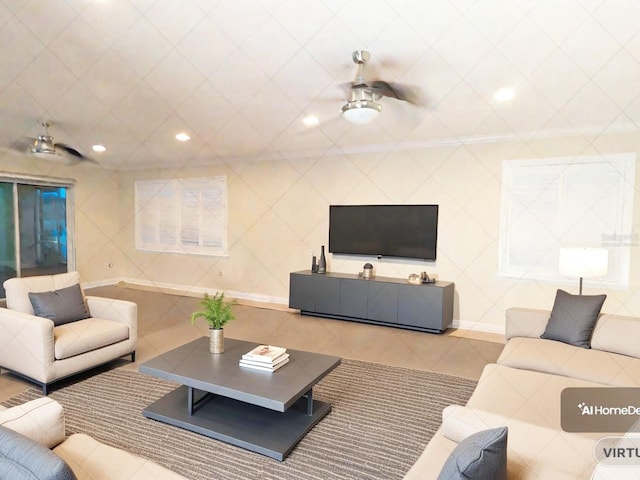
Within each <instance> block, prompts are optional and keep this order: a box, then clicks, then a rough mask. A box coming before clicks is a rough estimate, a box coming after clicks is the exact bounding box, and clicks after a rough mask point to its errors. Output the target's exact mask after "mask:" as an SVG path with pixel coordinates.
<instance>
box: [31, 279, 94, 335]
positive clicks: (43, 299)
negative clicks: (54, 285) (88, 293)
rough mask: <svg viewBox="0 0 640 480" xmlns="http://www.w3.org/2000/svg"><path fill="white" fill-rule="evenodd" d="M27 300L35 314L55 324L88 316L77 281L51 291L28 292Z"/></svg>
mask: <svg viewBox="0 0 640 480" xmlns="http://www.w3.org/2000/svg"><path fill="white" fill-rule="evenodd" d="M29 300H30V301H31V305H32V306H33V313H34V314H35V315H36V316H38V317H44V318H48V319H50V320H53V323H54V324H55V325H56V326H57V325H63V324H65V323H70V322H75V321H77V320H84V319H85V318H88V317H89V316H90V315H89V311H88V310H87V305H86V304H85V301H84V297H83V295H82V290H81V288H80V284H79V283H76V284H75V285H71V286H70V287H65V288H61V289H60V290H53V291H51V292H29Z"/></svg>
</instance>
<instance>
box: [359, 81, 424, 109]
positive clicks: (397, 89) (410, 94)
mask: <svg viewBox="0 0 640 480" xmlns="http://www.w3.org/2000/svg"><path fill="white" fill-rule="evenodd" d="M368 87H369V90H371V92H373V93H374V94H376V95H380V96H382V97H391V98H396V99H398V100H402V101H404V102H409V103H412V104H414V105H418V106H423V105H424V102H423V101H422V99H421V98H420V95H419V94H418V91H417V89H415V88H412V87H409V86H408V85H402V84H400V83H389V82H385V81H384V80H373V81H371V82H369V84H368Z"/></svg>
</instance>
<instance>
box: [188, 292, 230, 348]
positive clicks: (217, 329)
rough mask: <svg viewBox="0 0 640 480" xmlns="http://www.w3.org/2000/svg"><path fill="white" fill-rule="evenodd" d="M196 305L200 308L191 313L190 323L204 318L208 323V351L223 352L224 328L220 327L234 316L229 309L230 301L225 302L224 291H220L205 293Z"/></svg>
mask: <svg viewBox="0 0 640 480" xmlns="http://www.w3.org/2000/svg"><path fill="white" fill-rule="evenodd" d="M198 305H200V306H201V307H202V310H198V311H197V312H193V313H192V314H191V324H192V325H194V324H195V322H196V320H197V319H198V318H200V317H202V318H204V319H205V320H206V321H207V323H208V324H209V332H210V341H209V351H210V352H211V353H222V352H224V333H223V332H224V330H223V328H222V327H224V325H225V324H226V323H227V322H229V321H231V320H233V319H234V318H235V316H234V315H233V310H232V309H231V305H232V303H229V302H225V301H224V292H221V293H216V294H215V295H213V296H211V295H209V294H208V293H205V294H204V298H203V299H202V300H200V302H198Z"/></svg>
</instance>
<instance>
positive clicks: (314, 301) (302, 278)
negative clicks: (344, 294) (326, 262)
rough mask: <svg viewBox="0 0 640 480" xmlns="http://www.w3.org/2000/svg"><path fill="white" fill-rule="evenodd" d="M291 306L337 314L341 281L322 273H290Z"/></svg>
mask: <svg viewBox="0 0 640 480" xmlns="http://www.w3.org/2000/svg"><path fill="white" fill-rule="evenodd" d="M289 307H290V308H297V309H299V310H302V311H305V312H316V313H328V314H336V313H337V312H338V309H339V308H340V282H337V281H336V280H335V279H332V278H330V277H325V276H324V275H321V274H314V275H304V274H295V273H291V274H289Z"/></svg>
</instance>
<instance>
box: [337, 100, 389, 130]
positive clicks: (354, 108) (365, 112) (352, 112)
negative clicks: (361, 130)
mask: <svg viewBox="0 0 640 480" xmlns="http://www.w3.org/2000/svg"><path fill="white" fill-rule="evenodd" d="M381 111H382V105H380V104H379V103H378V102H373V101H368V100H355V101H351V102H347V103H346V104H345V105H343V107H342V116H343V117H344V118H345V119H346V120H347V121H349V122H351V123H354V124H356V125H366V124H368V123H371V122H373V121H374V120H375V119H376V118H378V115H380V112H381Z"/></svg>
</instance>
